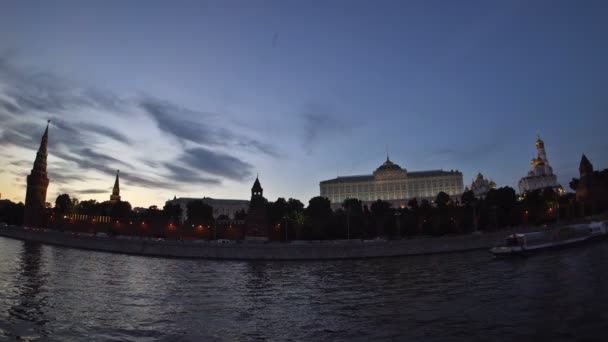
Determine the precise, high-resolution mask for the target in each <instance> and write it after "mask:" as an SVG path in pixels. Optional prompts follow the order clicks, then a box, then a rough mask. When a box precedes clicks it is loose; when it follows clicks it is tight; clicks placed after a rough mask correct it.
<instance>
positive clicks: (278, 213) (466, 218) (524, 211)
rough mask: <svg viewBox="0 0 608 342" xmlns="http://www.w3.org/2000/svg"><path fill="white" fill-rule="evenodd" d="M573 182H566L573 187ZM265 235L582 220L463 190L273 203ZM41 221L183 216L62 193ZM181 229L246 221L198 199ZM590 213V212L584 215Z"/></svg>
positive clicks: (19, 207)
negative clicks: (400, 199)
mask: <svg viewBox="0 0 608 342" xmlns="http://www.w3.org/2000/svg"><path fill="white" fill-rule="evenodd" d="M574 183H576V182H575V181H574V180H573V183H571V185H572V186H573V188H574V187H575V184H574ZM265 203H266V211H267V216H268V222H269V229H270V231H271V232H274V233H275V235H274V236H276V237H277V238H278V239H289V240H292V239H347V238H350V239H373V238H378V237H383V238H389V239H390V238H404V237H413V236H420V235H432V236H438V235H445V234H464V233H471V232H473V231H476V230H477V231H481V232H487V231H496V230H500V229H507V228H509V227H513V226H522V225H539V224H545V223H551V222H556V221H559V220H560V219H561V220H567V219H573V218H577V217H579V216H580V215H581V213H580V211H579V210H578V208H579V203H577V201H576V199H575V196H574V194H572V193H568V194H565V195H561V194H559V193H557V192H555V191H554V190H552V189H543V190H536V191H531V192H527V193H525V194H524V195H522V196H521V197H518V196H517V194H516V192H515V190H514V189H513V188H511V187H502V188H498V189H491V190H490V191H489V192H488V193H487V195H486V196H485V197H484V198H482V199H480V198H476V197H475V196H474V194H473V192H472V191H466V192H464V193H463V194H462V196H461V197H460V199H458V200H455V199H453V198H452V197H450V196H449V195H448V194H446V193H445V192H440V193H438V194H437V196H436V197H435V198H434V200H433V201H429V200H426V199H422V200H418V199H415V198H414V199H411V200H409V201H408V203H407V205H404V206H401V207H397V208H395V207H393V206H392V204H391V203H390V202H387V201H383V200H377V201H375V202H372V203H364V202H362V201H361V200H359V199H356V198H350V199H346V200H345V201H344V202H343V203H341V204H340V207H339V208H338V209H336V210H333V209H332V203H331V202H330V201H329V200H328V199H327V198H325V197H321V196H317V197H313V198H311V199H310V200H309V202H308V205H307V206H305V205H304V204H303V203H302V202H301V201H299V200H297V199H294V198H289V199H287V200H286V199H284V198H278V199H277V200H276V201H274V202H270V201H267V200H265ZM46 210H47V216H50V217H54V218H56V219H62V218H65V217H71V216H73V215H89V216H110V217H113V218H126V219H133V218H135V219H141V220H146V221H153V222H162V223H163V224H175V225H180V224H181V223H182V222H181V218H182V216H183V214H184V213H183V211H182V207H181V206H180V205H179V204H173V203H170V202H166V203H165V205H164V207H163V208H158V207H157V206H150V207H149V208H147V209H145V210H142V211H137V212H136V211H133V209H132V207H131V205H130V203H129V202H126V201H121V202H116V203H111V202H110V201H106V202H97V201H96V200H92V199H91V200H84V201H79V200H78V199H76V198H73V197H70V196H69V195H68V194H61V195H59V196H57V198H56V200H55V203H54V206H51V204H50V203H47V205H46ZM185 214H186V216H187V220H186V221H185V222H184V223H183V224H184V225H186V226H192V227H194V226H205V227H207V226H209V227H210V226H214V225H215V224H216V223H217V222H218V221H222V220H229V219H235V220H245V219H246V216H247V213H246V212H245V211H240V212H237V213H236V215H235V217H233V218H228V217H227V216H224V215H222V216H220V217H218V218H217V219H214V217H213V208H212V207H211V206H209V205H208V204H206V203H204V202H203V201H202V200H194V201H191V202H189V203H188V204H187V205H186V213H185ZM587 214H589V213H587ZM22 217H23V204H22V203H12V202H10V201H2V205H0V220H1V221H2V222H7V223H10V224H21V222H22V221H23V218H22Z"/></svg>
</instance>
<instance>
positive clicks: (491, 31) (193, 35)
mask: <svg viewBox="0 0 608 342" xmlns="http://www.w3.org/2000/svg"><path fill="white" fill-rule="evenodd" d="M344 6H346V7H347V8H348V11H344V10H343V9H344ZM0 9H1V11H0V13H2V14H0V17H1V19H2V20H0V119H2V122H3V125H2V127H1V128H0V158H1V159H2V161H3V165H5V167H4V168H3V169H2V170H1V171H0V188H1V189H2V191H1V192H2V195H3V198H8V199H12V200H16V201H23V200H24V197H25V175H26V174H27V173H29V171H30V170H31V167H32V165H31V163H32V160H33V159H34V156H35V150H36V147H37V146H36V145H37V143H38V141H39V137H40V132H41V127H42V125H43V120H46V119H47V118H51V119H52V120H53V122H52V124H51V133H50V138H49V178H50V181H51V184H50V186H49V193H48V198H54V197H56V196H57V195H58V194H59V193H70V194H72V195H74V196H76V197H78V198H81V199H88V198H93V199H103V200H105V199H106V197H107V195H108V194H109V193H111V190H112V180H113V177H114V176H115V170H116V169H120V170H121V181H122V183H123V184H121V187H122V188H123V189H122V190H123V192H124V194H125V198H128V200H129V201H130V202H131V203H133V204H134V205H137V206H148V205H152V204H156V205H158V204H161V203H164V201H165V200H167V199H169V198H173V196H174V195H177V196H178V197H180V196H184V197H203V196H209V197H216V198H247V197H248V187H249V185H250V184H251V182H252V181H253V180H254V178H255V175H256V173H257V172H259V173H260V175H261V176H262V177H263V178H264V183H265V189H266V194H267V196H268V198H270V199H275V198H277V197H294V198H299V199H301V200H302V201H307V200H308V199H309V198H311V197H314V196H317V195H318V194H319V182H320V181H321V180H324V179H330V178H333V177H335V176H336V174H338V175H353V174H367V173H369V172H370V171H371V170H374V169H375V168H376V167H377V166H378V165H379V164H380V163H381V162H382V161H383V160H384V158H385V152H386V149H387V146H388V152H389V153H390V155H391V159H393V160H395V162H397V163H399V164H400V165H402V166H403V167H405V168H407V169H408V170H412V171H416V170H429V169H444V170H450V169H458V170H460V171H462V172H463V174H464V183H465V185H467V184H469V183H470V181H471V180H472V179H473V178H474V177H475V175H476V174H477V172H482V173H483V174H484V175H485V176H487V177H489V178H491V179H493V180H494V181H495V182H496V183H497V185H498V186H511V187H513V188H517V181H518V180H519V178H521V177H523V176H525V175H526V173H527V171H528V169H529V161H530V158H531V157H532V156H534V153H535V149H534V140H535V139H536V136H537V134H540V135H541V136H542V137H543V139H544V140H545V141H546V143H547V153H548V155H549V156H550V158H551V161H552V166H553V167H554V171H555V173H556V174H557V176H558V181H559V183H561V184H562V185H563V186H564V188H566V189H567V184H568V182H569V180H570V179H571V178H572V177H575V176H576V175H577V173H576V171H577V170H576V168H577V165H578V161H579V158H580V156H581V154H582V153H585V154H586V155H587V156H588V157H589V158H590V159H591V160H593V162H594V164H596V165H598V166H600V167H602V166H605V165H607V164H608V155H607V154H606V153H605V150H606V147H608V140H607V138H606V136H605V134H603V127H606V125H607V124H608V115H606V108H607V107H606V100H605V99H604V96H603V94H602V92H601V89H602V84H603V82H604V80H605V79H606V78H607V76H608V67H606V65H605V63H604V62H603V61H605V60H606V58H607V57H608V47H606V44H604V43H603V40H604V37H605V34H606V33H608V24H607V23H606V22H605V20H604V18H605V17H606V15H607V14H608V6H606V5H605V4H604V3H602V2H587V3H585V4H582V5H581V4H573V3H569V2H566V1H558V2H543V1H539V2H535V3H533V4H529V3H524V2H509V3H507V4H478V3H477V4H474V3H459V4H443V3H442V4H439V3H426V2H425V3H407V4H400V3H389V2H381V3H379V4H373V5H372V4H369V3H362V2H349V3H348V4H339V3H334V4H316V5H314V4H313V5H310V4H296V3H289V4H287V3H280V2H274V3H263V4H262V3H258V4H256V3H250V4H240V5H239V6H231V5H229V4H224V3H206V4H198V3H190V4H185V3H184V4H182V6H177V7H176V6H172V5H170V4H157V3H154V4H149V5H148V6H146V8H145V9H144V11H143V13H144V15H142V16H140V19H139V20H138V21H137V22H134V21H132V20H128V19H129V18H131V17H132V15H134V13H139V12H141V11H142V8H141V6H140V5H137V4H104V5H95V4H78V3H75V4H74V3H69V4H68V3H63V2H57V3H53V4H36V5H35V6H34V5H33V4H27V3H5V4H2V5H0ZM168 13H173V14H174V15H168ZM227 19H228V20H227ZM53 130H55V132H53ZM127 194H128V195H127Z"/></svg>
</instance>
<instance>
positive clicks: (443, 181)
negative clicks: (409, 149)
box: [320, 157, 463, 209]
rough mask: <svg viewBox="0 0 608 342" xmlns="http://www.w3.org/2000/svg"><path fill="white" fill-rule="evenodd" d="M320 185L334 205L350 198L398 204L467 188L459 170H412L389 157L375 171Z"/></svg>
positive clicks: (323, 193)
mask: <svg viewBox="0 0 608 342" xmlns="http://www.w3.org/2000/svg"><path fill="white" fill-rule="evenodd" d="M320 187H321V196H323V197H326V198H328V199H329V200H330V201H331V202H332V207H333V208H334V209H335V208H338V207H340V206H341V204H342V202H343V201H344V200H345V199H347V198H357V199H359V200H361V201H363V202H368V203H369V202H373V201H376V200H378V199H381V200H384V201H388V202H391V203H392V204H393V206H394V207H396V206H405V205H407V202H408V200H410V199H412V198H416V199H417V200H418V201H419V202H420V201H421V200H423V199H427V200H429V201H431V200H434V199H435V197H436V196H437V194H438V193H439V192H441V191H443V192H445V193H447V194H448V195H450V196H451V197H453V198H459V197H460V196H461V195H462V192H463V179H462V173H461V172H459V171H458V170H456V171H453V170H452V171H443V170H432V171H415V172H408V171H407V170H406V169H403V168H401V167H400V166H399V165H397V164H395V163H393V162H391V161H390V159H389V158H388V157H387V158H386V162H384V163H383V164H382V165H380V167H379V168H377V169H376V171H374V173H373V174H371V175H361V176H345V177H337V178H334V179H330V180H325V181H322V182H321V183H320Z"/></svg>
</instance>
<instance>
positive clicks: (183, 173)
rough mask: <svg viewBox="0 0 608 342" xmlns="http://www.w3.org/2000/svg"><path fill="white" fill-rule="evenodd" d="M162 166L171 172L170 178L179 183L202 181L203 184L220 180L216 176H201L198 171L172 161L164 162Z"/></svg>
mask: <svg viewBox="0 0 608 342" xmlns="http://www.w3.org/2000/svg"><path fill="white" fill-rule="evenodd" d="M164 166H165V167H166V168H167V169H168V170H169V171H170V172H171V179H174V180H175V181H176V182H180V183H190V184H192V183H203V184H216V185H217V184H220V183H221V181H220V180H219V179H216V178H205V177H202V176H201V175H200V174H199V173H198V172H196V171H194V170H192V169H189V168H185V167H182V166H179V165H175V164H174V163H165V164H164Z"/></svg>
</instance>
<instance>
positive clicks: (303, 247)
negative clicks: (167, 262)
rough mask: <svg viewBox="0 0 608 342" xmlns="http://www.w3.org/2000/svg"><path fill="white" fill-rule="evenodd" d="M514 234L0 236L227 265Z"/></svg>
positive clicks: (479, 241) (454, 247)
mask: <svg viewBox="0 0 608 342" xmlns="http://www.w3.org/2000/svg"><path fill="white" fill-rule="evenodd" d="M510 233H511V232H510V231H502V232H495V233H485V234H470V235H459V236H445V237H428V238H415V239H405V240H390V241H382V240H380V241H361V240H338V241H292V242H289V243H284V242H267V243H261V242H239V243H218V242H215V241H203V240H201V241H176V240H154V239H142V238H135V237H96V236H89V235H86V234H74V233H67V232H58V231H51V230H32V229H23V228H21V227H15V226H9V227H5V228H2V229H0V236H2V237H8V238H13V239H19V240H25V241H33V242H39V243H44V244H51V245H57V246H64V247H71V248H78V249H88V250H96V251H103V252H112V253H123V254H134V255H146V256H156V257H172V258H200V259H225V260H324V259H328V260H329V259H361V258H378V257H391V256H408V255H423V254H436V253H450V252H463V251H470V250H480V249H489V248H491V247H493V246H495V245H497V244H498V243H500V242H501V241H502V240H503V239H504V237H505V236H507V235H508V234H510Z"/></svg>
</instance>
